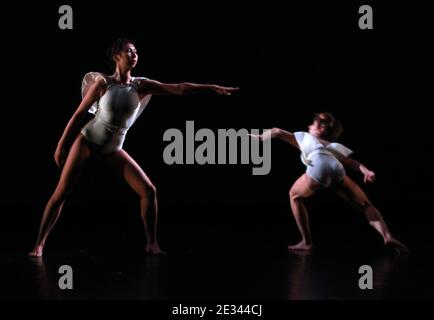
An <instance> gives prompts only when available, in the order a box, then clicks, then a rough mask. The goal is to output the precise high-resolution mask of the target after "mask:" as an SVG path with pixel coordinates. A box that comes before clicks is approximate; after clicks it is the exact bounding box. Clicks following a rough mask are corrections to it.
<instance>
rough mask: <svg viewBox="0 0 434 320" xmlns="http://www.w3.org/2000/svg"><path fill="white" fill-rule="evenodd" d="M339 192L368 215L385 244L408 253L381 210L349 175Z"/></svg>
mask: <svg viewBox="0 0 434 320" xmlns="http://www.w3.org/2000/svg"><path fill="white" fill-rule="evenodd" d="M336 188H337V189H336V190H337V194H338V195H339V196H341V197H342V198H343V199H344V200H346V201H347V202H349V203H350V204H351V205H353V206H354V207H355V208H357V209H358V210H359V211H360V212H362V213H364V214H365V215H366V218H367V219H368V221H369V224H370V225H371V226H372V227H373V228H374V229H375V230H377V231H378V233H380V235H381V236H382V237H383V240H384V244H385V245H386V246H390V247H392V248H393V249H395V250H396V251H397V252H398V253H401V252H404V253H408V252H409V250H408V248H407V247H406V246H405V245H404V244H403V243H401V242H399V241H398V240H396V239H395V238H394V237H393V236H392V234H391V233H390V231H389V228H388V227H387V225H386V222H385V221H384V219H383V217H382V216H381V213H380V211H378V209H377V208H375V207H374V206H373V205H372V203H371V201H370V200H369V199H368V197H367V195H366V193H365V192H364V191H363V190H362V189H361V188H360V187H359V186H358V185H357V184H356V183H355V182H354V181H353V180H351V179H350V178H349V177H347V176H346V177H345V178H344V180H343V181H342V183H340V184H339V185H338V186H337V187H336Z"/></svg>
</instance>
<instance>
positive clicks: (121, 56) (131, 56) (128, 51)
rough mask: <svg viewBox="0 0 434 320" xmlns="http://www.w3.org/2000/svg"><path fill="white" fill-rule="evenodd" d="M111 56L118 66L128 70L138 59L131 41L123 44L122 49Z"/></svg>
mask: <svg viewBox="0 0 434 320" xmlns="http://www.w3.org/2000/svg"><path fill="white" fill-rule="evenodd" d="M113 58H114V60H115V62H116V64H117V65H118V66H120V67H123V68H126V69H128V70H130V69H133V68H134V67H135V66H136V64H137V61H138V60H139V56H138V55H137V50H136V47H135V46H134V45H133V44H132V43H127V44H125V46H124V48H123V50H122V51H121V52H119V53H117V54H115V55H114V57H113Z"/></svg>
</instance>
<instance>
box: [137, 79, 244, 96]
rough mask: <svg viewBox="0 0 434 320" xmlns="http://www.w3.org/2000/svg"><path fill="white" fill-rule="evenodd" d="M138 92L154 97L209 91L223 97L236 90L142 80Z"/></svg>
mask: <svg viewBox="0 0 434 320" xmlns="http://www.w3.org/2000/svg"><path fill="white" fill-rule="evenodd" d="M139 90H140V91H141V92H145V93H151V94H156V95H168V94H173V95H185V94H191V93H196V92H203V91H210V92H216V93H219V94H223V95H230V94H231V93H233V92H235V91H237V90H238V88H234V87H222V86H218V85H215V84H198V83H190V82H182V83H161V82H159V81H155V80H149V79H147V80H142V81H140V85H139Z"/></svg>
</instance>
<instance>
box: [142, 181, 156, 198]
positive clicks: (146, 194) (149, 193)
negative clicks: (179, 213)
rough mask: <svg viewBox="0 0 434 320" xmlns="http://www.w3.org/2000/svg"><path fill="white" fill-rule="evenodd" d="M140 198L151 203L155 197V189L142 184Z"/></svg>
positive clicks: (152, 186)
mask: <svg viewBox="0 0 434 320" xmlns="http://www.w3.org/2000/svg"><path fill="white" fill-rule="evenodd" d="M139 195H140V198H142V199H145V200H147V201H149V202H152V201H154V200H155V198H156V197H157V188H155V186H154V185H153V184H144V185H143V186H142V187H141V188H140V191H139Z"/></svg>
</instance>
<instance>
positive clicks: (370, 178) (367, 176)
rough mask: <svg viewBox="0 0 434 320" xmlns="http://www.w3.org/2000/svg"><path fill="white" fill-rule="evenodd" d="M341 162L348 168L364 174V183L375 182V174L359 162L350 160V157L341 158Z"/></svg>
mask: <svg viewBox="0 0 434 320" xmlns="http://www.w3.org/2000/svg"><path fill="white" fill-rule="evenodd" d="M339 161H340V162H341V163H342V164H343V165H344V166H345V167H347V168H351V169H353V170H354V171H356V172H360V173H361V174H363V182H365V183H368V182H374V181H375V172H374V171H371V170H369V169H368V168H367V167H366V166H364V165H363V164H361V163H360V162H359V161H357V160H354V159H351V158H348V157H341V158H339Z"/></svg>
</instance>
